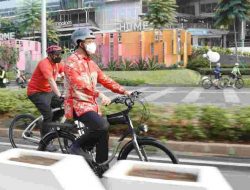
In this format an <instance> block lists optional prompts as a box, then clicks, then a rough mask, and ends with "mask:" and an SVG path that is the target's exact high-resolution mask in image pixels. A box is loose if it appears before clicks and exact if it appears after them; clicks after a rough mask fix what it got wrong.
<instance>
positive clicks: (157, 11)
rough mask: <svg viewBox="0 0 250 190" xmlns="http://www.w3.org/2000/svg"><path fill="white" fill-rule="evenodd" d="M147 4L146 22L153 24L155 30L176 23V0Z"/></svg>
mask: <svg viewBox="0 0 250 190" xmlns="http://www.w3.org/2000/svg"><path fill="white" fill-rule="evenodd" d="M147 3H148V13H146V15H145V19H144V20H145V21H148V22H149V24H152V25H153V27H154V29H160V28H161V27H164V26H166V25H168V24H173V23H174V22H176V19H175V16H176V8H177V5H176V0H150V1H147Z"/></svg>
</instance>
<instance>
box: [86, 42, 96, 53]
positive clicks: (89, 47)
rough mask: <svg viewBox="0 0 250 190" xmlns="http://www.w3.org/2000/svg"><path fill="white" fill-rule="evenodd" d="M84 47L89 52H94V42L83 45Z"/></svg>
mask: <svg viewBox="0 0 250 190" xmlns="http://www.w3.org/2000/svg"><path fill="white" fill-rule="evenodd" d="M85 48H86V51H87V52H88V53H89V54H94V53H95V51H96V44H95V43H94V42H92V43H90V44H87V45H85Z"/></svg>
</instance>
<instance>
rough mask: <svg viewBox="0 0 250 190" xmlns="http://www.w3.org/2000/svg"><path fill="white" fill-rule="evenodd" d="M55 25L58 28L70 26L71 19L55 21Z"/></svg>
mask: <svg viewBox="0 0 250 190" xmlns="http://www.w3.org/2000/svg"><path fill="white" fill-rule="evenodd" d="M55 25H56V27H58V28H63V27H68V26H72V25H73V24H72V21H71V20H69V21H63V22H55Z"/></svg>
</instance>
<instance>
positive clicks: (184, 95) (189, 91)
mask: <svg viewBox="0 0 250 190" xmlns="http://www.w3.org/2000/svg"><path fill="white" fill-rule="evenodd" d="M8 88H10V89H18V87H17V86H15V84H11V85H10V86H8ZM125 88H126V89H127V90H130V91H134V90H137V91H142V92H143V96H144V97H145V99H146V100H147V101H148V102H153V103H155V104H160V105H175V104H187V103H188V104H196V105H217V106H221V107H230V106H245V105H250V98H249V96H250V88H242V89H234V88H229V87H228V88H226V89H223V90H220V89H218V90H217V89H215V88H214V87H212V88H211V89H208V90H206V89H203V88H202V87H150V86H145V87H144V86H143V87H142V86H139V87H125ZM98 89H99V90H100V91H102V92H103V93H104V94H106V95H107V96H109V97H110V98H114V97H116V96H117V94H115V93H113V92H111V91H110V90H107V89H105V88H103V87H98Z"/></svg>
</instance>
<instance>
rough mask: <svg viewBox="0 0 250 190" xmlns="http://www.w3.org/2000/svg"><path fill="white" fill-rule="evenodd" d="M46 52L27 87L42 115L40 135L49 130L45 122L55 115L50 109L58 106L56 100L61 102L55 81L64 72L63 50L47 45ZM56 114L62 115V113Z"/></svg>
mask: <svg viewBox="0 0 250 190" xmlns="http://www.w3.org/2000/svg"><path fill="white" fill-rule="evenodd" d="M46 52H47V54H48V57H46V58H45V59H43V60H41V61H40V62H39V63H38V65H37V67H36V69H35V71H34V73H33V74H32V77H31V79H30V82H29V83H28V88H27V95H28V97H29V99H30V100H31V101H32V103H33V104H35V106H36V107H37V109H38V110H39V112H40V113H41V114H42V115H43V124H42V127H41V131H40V132H41V136H42V137H43V136H44V135H46V134H47V133H48V132H50V127H49V126H48V125H47V123H48V122H51V121H52V120H55V116H54V117H53V113H52V111H51V110H52V108H55V107H58V102H61V103H62V102H63V98H62V95H61V93H60V91H59V89H58V87H57V84H56V82H55V81H56V78H57V75H58V74H59V73H63V72H64V67H63V65H62V63H61V59H62V58H61V54H62V53H64V52H63V50H62V48H61V47H59V46H57V45H52V46H50V47H48V49H47V50H46ZM56 104H57V105H56ZM57 114H60V115H62V114H63V113H57ZM55 115H56V114H55ZM56 117H58V115H57V116H56ZM59 117H60V116H59Z"/></svg>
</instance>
